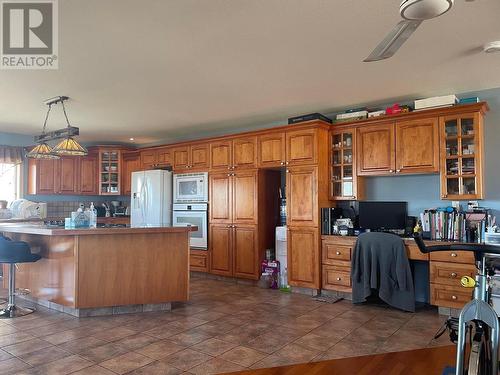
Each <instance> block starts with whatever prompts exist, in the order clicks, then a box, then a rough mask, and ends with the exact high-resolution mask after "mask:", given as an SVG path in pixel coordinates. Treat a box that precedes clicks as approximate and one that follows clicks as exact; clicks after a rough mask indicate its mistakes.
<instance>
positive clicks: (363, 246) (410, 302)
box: [351, 233, 415, 311]
mask: <svg viewBox="0 0 500 375" xmlns="http://www.w3.org/2000/svg"><path fill="white" fill-rule="evenodd" d="M351 276H352V302H353V303H361V302H365V301H366V298H368V297H369V296H370V295H371V294H372V291H373V290H374V289H376V290H377V292H378V296H379V297H380V299H382V301H384V302H386V303H387V304H389V305H391V306H393V307H396V308H398V309H401V310H405V311H415V290H414V286H413V277H412V273H411V268H410V262H409V261H408V256H407V254H406V249H405V246H404V242H403V240H402V239H401V238H400V237H398V236H396V235H393V234H390V233H363V234H361V235H360V236H359V237H358V240H357V241H356V247H355V250H354V254H353V257H352V270H351Z"/></svg>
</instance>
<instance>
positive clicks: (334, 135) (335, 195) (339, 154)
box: [330, 128, 364, 200]
mask: <svg viewBox="0 0 500 375" xmlns="http://www.w3.org/2000/svg"><path fill="white" fill-rule="evenodd" d="M330 139H331V148H330V198H331V199H333V200H362V199H363V193H364V189H363V188H364V184H363V182H364V181H363V178H362V177H358V174H357V166H356V156H357V153H356V151H357V148H356V130H355V129H353V128H350V129H344V130H337V131H333V132H331V135H330Z"/></svg>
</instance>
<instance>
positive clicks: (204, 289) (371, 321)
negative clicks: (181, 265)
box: [0, 278, 449, 375]
mask: <svg viewBox="0 0 500 375" xmlns="http://www.w3.org/2000/svg"><path fill="white" fill-rule="evenodd" d="M191 285H192V286H191V301H190V302H189V303H188V304H179V305H177V306H176V308H175V309H174V310H173V311H172V312H168V313H165V312H163V313H143V314H127V315H118V316H112V317H94V318H80V319H78V318H75V317H72V316H70V315H66V314H62V313H58V312H54V311H50V310H47V309H43V308H39V310H38V311H37V312H36V313H35V314H32V315H29V316H26V317H23V318H18V319H15V320H1V321H0V374H44V375H45V374H50V375H52V374H78V375H84V374H88V375H91V374H92V375H100V374H102V375H113V374H134V375H138V374H145V375H146V374H147V375H156V374H162V375H163V374H165V375H174V374H182V373H186V374H187V373H190V374H216V373H223V372H231V371H238V370H244V369H247V368H262V367H273V366H281V365H287V364H295V363H303V362H309V361H321V360H327V359H334V358H341V357H350V356H358V355H365V354H372V353H380V352H389V351H399V350H409V349H417V348H423V347H428V346H433V345H448V344H449V341H448V338H447V337H445V336H446V335H444V336H443V337H442V339H439V340H437V341H436V340H433V335H434V333H435V332H436V330H437V329H438V328H439V327H440V325H441V324H442V321H443V319H444V318H443V317H439V316H438V314H437V312H436V311H435V310H430V309H427V310H423V311H419V312H417V313H416V314H410V313H404V312H400V311H397V310H393V309H389V308H386V307H381V306H353V305H352V304H351V303H350V302H348V301H341V302H338V303H336V304H326V303H321V302H316V301H313V300H312V299H311V298H310V297H309V296H305V295H298V294H285V293H281V292H278V291H272V290H263V289H259V288H257V287H253V286H246V285H239V284H233V283H228V282H224V281H216V280H209V279H200V278H193V279H192V284H191Z"/></svg>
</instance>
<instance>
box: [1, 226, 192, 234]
mask: <svg viewBox="0 0 500 375" xmlns="http://www.w3.org/2000/svg"><path fill="white" fill-rule="evenodd" d="M197 230H198V227H197V226H194V225H191V226H184V227H174V226H171V225H168V226H167V225H166V226H151V227H149V226H140V227H132V226H130V225H127V226H124V227H115V226H105V227H97V228H75V229H64V227H58V226H52V225H45V224H43V223H40V224H37V223H29V224H24V223H17V224H13V223H9V224H0V232H4V233H22V234H38V235H42V236H82V235H83V236H85V235H96V234H97V235H102V234H114V235H116V234H145V233H183V232H195V231H197Z"/></svg>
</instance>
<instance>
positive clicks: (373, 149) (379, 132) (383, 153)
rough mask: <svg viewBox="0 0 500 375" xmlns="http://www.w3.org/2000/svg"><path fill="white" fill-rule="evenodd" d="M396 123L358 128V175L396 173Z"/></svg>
mask: <svg viewBox="0 0 500 375" xmlns="http://www.w3.org/2000/svg"><path fill="white" fill-rule="evenodd" d="M394 136H395V134H394V123H392V122H391V123H385V124H380V125H372V126H363V127H360V128H358V129H357V133H356V138H357V150H358V151H357V158H356V159H357V166H358V175H361V176H368V175H380V174H392V173H394V170H395V166H396V152H395V147H396V144H395V139H394Z"/></svg>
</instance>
